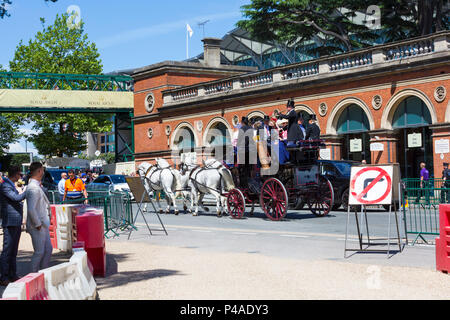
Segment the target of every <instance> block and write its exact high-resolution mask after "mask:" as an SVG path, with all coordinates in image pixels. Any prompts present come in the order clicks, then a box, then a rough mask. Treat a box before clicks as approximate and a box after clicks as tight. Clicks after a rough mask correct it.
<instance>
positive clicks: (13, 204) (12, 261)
mask: <svg viewBox="0 0 450 320" xmlns="http://www.w3.org/2000/svg"><path fill="white" fill-rule="evenodd" d="M21 176H22V174H21V172H20V169H19V167H16V166H11V167H10V168H9V171H8V178H5V179H4V181H3V183H2V184H0V203H1V214H2V227H3V251H2V254H1V258H0V259H1V278H0V285H1V286H7V285H8V284H9V282H14V281H16V280H18V279H19V277H18V276H17V273H16V272H17V268H16V258H17V252H18V249H19V240H20V235H21V232H22V219H23V205H22V201H23V200H24V199H25V194H26V193H25V192H24V193H22V194H19V192H18V191H17V189H16V186H15V183H16V182H17V181H18V180H19V179H20V178H21Z"/></svg>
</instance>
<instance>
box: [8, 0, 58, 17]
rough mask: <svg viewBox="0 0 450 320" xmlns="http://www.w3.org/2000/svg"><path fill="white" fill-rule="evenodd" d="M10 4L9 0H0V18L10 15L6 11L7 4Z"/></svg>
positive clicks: (47, 0)
mask: <svg viewBox="0 0 450 320" xmlns="http://www.w3.org/2000/svg"><path fill="white" fill-rule="evenodd" d="M44 1H45V2H49V1H51V2H56V1H58V0H44ZM10 5H12V2H11V0H0V19H3V18H4V17H10V16H11V15H10V14H9V13H8V8H9V6H10Z"/></svg>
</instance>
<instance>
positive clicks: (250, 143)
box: [237, 117, 256, 187]
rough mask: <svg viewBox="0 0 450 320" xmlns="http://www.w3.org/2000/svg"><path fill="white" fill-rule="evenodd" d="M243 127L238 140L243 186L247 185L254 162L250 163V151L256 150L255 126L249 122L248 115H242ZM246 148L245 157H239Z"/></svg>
mask: <svg viewBox="0 0 450 320" xmlns="http://www.w3.org/2000/svg"><path fill="white" fill-rule="evenodd" d="M241 124H242V126H241V128H240V129H239V134H238V141H237V151H238V164H239V167H240V170H239V172H240V177H239V178H240V182H241V184H242V186H243V187H247V185H248V178H249V177H250V176H251V173H252V164H251V163H250V159H251V157H250V151H251V152H254V151H255V150H256V145H255V141H254V140H253V128H252V127H251V126H250V124H249V120H248V118H247V117H242V120H241ZM242 149H244V150H243V151H244V157H243V159H239V156H240V155H241V154H242V151H240V150H242Z"/></svg>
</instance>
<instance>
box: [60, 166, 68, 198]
mask: <svg viewBox="0 0 450 320" xmlns="http://www.w3.org/2000/svg"><path fill="white" fill-rule="evenodd" d="M66 180H67V173H65V172H63V173H61V180H59V182H58V193H59V200H60V201H61V202H62V201H63V200H64V193H65V192H66V191H65V190H66Z"/></svg>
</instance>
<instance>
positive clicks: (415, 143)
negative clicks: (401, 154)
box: [408, 133, 422, 148]
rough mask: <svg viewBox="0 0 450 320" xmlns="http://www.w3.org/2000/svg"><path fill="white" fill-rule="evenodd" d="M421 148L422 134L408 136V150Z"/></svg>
mask: <svg viewBox="0 0 450 320" xmlns="http://www.w3.org/2000/svg"><path fill="white" fill-rule="evenodd" d="M421 146H422V134H421V133H410V134H408V148H420V147H421Z"/></svg>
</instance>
